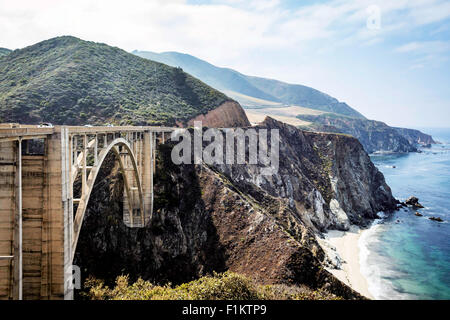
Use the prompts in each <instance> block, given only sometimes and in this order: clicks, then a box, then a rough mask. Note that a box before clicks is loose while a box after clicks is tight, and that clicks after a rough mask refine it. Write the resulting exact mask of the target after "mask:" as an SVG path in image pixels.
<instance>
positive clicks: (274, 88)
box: [133, 51, 364, 119]
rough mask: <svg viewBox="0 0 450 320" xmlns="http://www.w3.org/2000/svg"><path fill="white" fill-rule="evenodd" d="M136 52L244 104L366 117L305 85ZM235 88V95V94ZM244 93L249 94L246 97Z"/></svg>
mask: <svg viewBox="0 0 450 320" xmlns="http://www.w3.org/2000/svg"><path fill="white" fill-rule="evenodd" d="M133 53H134V54H135V55H138V56H141V57H143V58H147V59H151V60H154V61H159V62H162V63H165V64H168V65H171V66H179V67H181V68H183V70H185V71H186V72H188V73H190V74H192V75H193V76H194V77H197V78H199V79H201V80H202V81H204V82H205V83H207V84H209V85H210V86H212V87H214V88H217V89H219V90H223V91H226V92H227V93H228V94H229V95H230V96H231V97H232V98H234V99H236V100H237V101H239V102H240V103H241V104H242V105H244V106H245V105H248V102H249V99H248V98H249V97H251V98H255V99H262V100H267V101H269V102H277V103H280V104H284V105H298V106H302V107H307V108H311V109H315V110H321V111H326V112H335V113H339V114H342V115H346V116H351V117H355V118H360V119H364V116H363V115H361V114H360V113H359V112H358V111H356V110H354V109H353V108H351V107H350V106H348V105H347V104H346V103H343V102H339V101H338V100H337V99H335V98H333V97H330V96H329V95H327V94H325V93H323V92H320V91H318V90H315V89H313V88H309V87H306V86H302V85H295V84H288V83H284V82H281V81H277V80H272V79H265V78H259V77H251V76H246V75H244V74H242V73H239V72H237V71H234V70H232V69H228V68H219V67H216V66H214V65H212V64H210V63H208V62H206V61H203V60H200V59H198V58H196V57H193V56H191V55H188V54H182V53H178V52H164V53H154V52H148V51H133ZM233 92H234V93H236V95H233ZM242 95H245V96H247V97H246V98H244V97H243V96H242ZM252 105H253V104H252Z"/></svg>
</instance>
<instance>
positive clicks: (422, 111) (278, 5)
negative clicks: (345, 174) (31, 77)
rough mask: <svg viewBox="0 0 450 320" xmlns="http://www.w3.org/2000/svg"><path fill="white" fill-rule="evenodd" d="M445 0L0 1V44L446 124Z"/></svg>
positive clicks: (449, 12)
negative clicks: (209, 75) (74, 53)
mask: <svg viewBox="0 0 450 320" xmlns="http://www.w3.org/2000/svg"><path fill="white" fill-rule="evenodd" d="M449 20H450V3H449V2H448V1H441V0H413V1H403V0H400V1H395V2H394V3H392V2H391V1H384V0H382V1H381V0H379V1H365V0H359V1H358V0H352V1H340V0H331V1H317V2H313V1H304V2H302V4H301V5H300V4H298V3H297V1H290V0H285V1H282V0H280V1H278V0H260V1H241V0H213V1H203V0H198V1H193V0H192V1H190V0H187V1H184V0H171V1H160V0H155V1H143V0H135V1H129V2H127V3H123V2H121V1H116V0H114V1H102V0H101V1H97V2H95V3H93V2H91V1H87V0H81V1H78V2H77V3H73V2H69V1H56V0H43V1H24V0H19V1H15V2H13V3H12V2H6V1H4V0H0V32H1V33H2V38H1V39H0V47H5V48H9V49H17V48H23V47H25V46H29V45H32V44H34V43H37V42H40V41H43V40H46V39H49V38H53V37H55V36H61V35H72V36H75V37H79V38H81V39H83V40H89V41H96V42H103V43H106V44H109V45H113V46H117V47H120V48H122V49H124V50H126V51H128V52H131V51H133V50H140V51H154V52H165V51H177V52H182V53H187V54H190V55H193V56H195V57H198V58H199V59H202V60H205V61H208V62H210V63H212V64H214V65H216V66H219V67H227V68H231V69H234V70H236V71H239V72H241V73H243V74H246V75H251V76H259V77H265V78H272V79H277V80H280V81H284V82H288V83H295V84H302V85H306V86H309V87H312V88H315V89H317V90H320V91H322V92H324V93H327V94H329V95H331V96H333V97H335V98H337V99H338V100H340V101H342V102H346V103H348V104H349V105H350V106H351V107H352V108H354V109H356V110H358V111H359V112H361V113H362V114H364V115H365V116H366V117H367V118H369V119H374V120H379V121H383V122H386V123H387V124H389V125H393V126H402V127H410V128H426V127H430V128H432V127H435V128H448V127H449V126H450V91H449V90H448V84H449V80H450V61H449V59H448V57H449V56H450V55H449V53H450V23H449V22H450V21H449Z"/></svg>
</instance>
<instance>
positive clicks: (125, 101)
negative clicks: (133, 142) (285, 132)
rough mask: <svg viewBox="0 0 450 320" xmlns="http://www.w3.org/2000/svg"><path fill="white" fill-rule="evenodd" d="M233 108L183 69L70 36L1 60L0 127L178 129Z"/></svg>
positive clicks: (222, 97) (218, 94)
mask: <svg viewBox="0 0 450 320" xmlns="http://www.w3.org/2000/svg"><path fill="white" fill-rule="evenodd" d="M230 100H231V99H229V98H228V97H227V96H226V95H225V94H223V93H221V92H219V91H217V90H215V89H213V88H211V87H210V86H208V85H206V84H204V83H203V82H201V81H200V80H198V79H196V78H194V77H192V76H190V75H189V74H187V73H185V72H183V71H182V70H181V69H180V68H173V67H169V66H167V65H164V64H161V63H158V62H154V61H150V60H147V59H143V58H140V57H138V56H136V55H133V54H130V53H127V52H126V51H124V50H122V49H119V48H115V47H111V46H108V45H106V44H100V43H94V42H88V41H83V40H80V39H77V38H75V37H70V36H63V37H57V38H53V39H50V40H46V41H42V42H39V43H37V44H35V45H32V46H29V47H26V48H24V49H20V50H15V51H12V52H11V53H10V54H7V55H5V56H3V57H1V58H0V122H20V123H26V124H34V123H39V122H51V123H54V124H71V125H75V124H78V125H79V124H105V123H108V122H111V123H115V124H122V125H123V124H134V125H146V124H166V125H174V124H175V123H176V122H178V121H179V122H186V121H187V120H189V119H192V118H193V117H195V116H198V115H200V114H204V113H207V112H208V111H210V110H213V109H215V108H217V107H218V106H220V105H221V104H223V103H224V102H226V101H230Z"/></svg>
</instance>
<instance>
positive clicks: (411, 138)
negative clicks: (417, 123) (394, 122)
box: [394, 128, 436, 145]
mask: <svg viewBox="0 0 450 320" xmlns="http://www.w3.org/2000/svg"><path fill="white" fill-rule="evenodd" d="M394 129H395V130H396V131H397V132H398V133H399V134H401V135H402V136H403V137H405V138H406V139H407V140H408V142H409V143H411V144H412V145H414V144H421V145H428V144H435V143H436V141H434V139H433V137H432V136H430V135H428V134H425V133H423V132H420V131H419V130H414V129H405V128H394Z"/></svg>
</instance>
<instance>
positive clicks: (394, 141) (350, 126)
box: [297, 114, 417, 153]
mask: <svg viewBox="0 0 450 320" xmlns="http://www.w3.org/2000/svg"><path fill="white" fill-rule="evenodd" d="M297 118H299V119H301V120H305V121H311V122H312V124H311V125H310V127H309V129H312V130H314V131H324V132H336V133H345V134H350V135H352V136H354V137H355V138H357V139H358V140H359V141H360V142H361V144H362V145H363V146H364V149H365V150H366V151H367V152H368V153H374V152H399V153H403V152H416V151H417V148H416V147H415V145H414V143H411V142H410V141H409V140H408V139H407V138H406V137H404V136H403V134H402V132H401V131H399V130H397V129H396V128H392V127H390V126H388V125H386V124H385V123H383V122H381V121H375V120H365V119H354V118H349V117H343V116H339V115H335V114H322V115H318V116H314V115H301V116H298V117H297Z"/></svg>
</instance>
